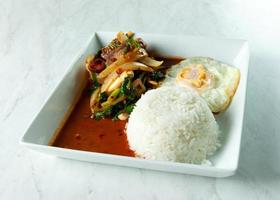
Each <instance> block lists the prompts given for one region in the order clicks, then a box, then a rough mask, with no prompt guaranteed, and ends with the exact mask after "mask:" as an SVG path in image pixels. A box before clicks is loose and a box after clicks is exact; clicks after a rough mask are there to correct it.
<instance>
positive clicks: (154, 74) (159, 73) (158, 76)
mask: <svg viewBox="0 0 280 200" xmlns="http://www.w3.org/2000/svg"><path fill="white" fill-rule="evenodd" d="M164 77H165V75H164V73H163V72H162V71H153V72H152V74H151V76H150V78H151V80H152V81H161V80H162V79H164Z"/></svg>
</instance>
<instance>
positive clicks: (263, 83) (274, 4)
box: [0, 0, 280, 200]
mask: <svg viewBox="0 0 280 200" xmlns="http://www.w3.org/2000/svg"><path fill="white" fill-rule="evenodd" d="M279 6H280V3H279V1H276V0H266V1H258V0H256V1H255V0H247V1H242V0H239V1H238V0H236V1H234V0H226V1H223V0H216V1H210V0H209V1H207V0H203V1H195V0H189V1H176V2H175V1H174V2H173V1H165V0H162V1H148V0H141V1H136V0H118V1H108V0H104V1H96V0H95V1H90V0H87V1H82V0H74V1H71V2H70V1H66V0H63V1H57V0H45V1H44V0H42V1H36V0H33V1H32V0H30V1H29V0H22V1H19V0H18V1H16V0H0V105H1V111H0V136H1V139H0V199H1V200H2V199H3V200H11V199H12V200H13V199H28V200H33V199H43V200H45V199H52V200H53V199H128V200H130V199H161V200H162V199H163V200H164V199H197V200H198V199H207V200H216V199H217V200H220V199H233V200H235V199H246V200H251V199H252V200H255V199H269V200H274V199H275V200H277V199H280V134H279V133H280V132H279V129H280V90H279V85H280V83H279V80H280V66H279V63H280V55H279V54H280V38H279V34H280V14H279ZM95 30H110V31H119V30H124V31H126V30H133V31H135V32H151V33H154V32H156V33H175V34H193V35H207V36H214V37H230V38H232V37H233V38H243V39H248V40H249V42H250V45H251V61H250V74H249V80H248V81H249V82H248V93H247V105H246V113H245V122H244V132H243V138H242V149H241V155H240V167H239V170H238V172H237V174H236V175H235V176H232V177H230V178H225V179H213V178H204V177H196V176H188V175H180V174H169V173H162V172H154V171H146V170H139V169H131V168H122V167H112V166H105V165H99V164H91V163H85V162H77V161H71V160H65V159H59V158H55V157H52V156H46V155H43V154H40V153H37V152H33V151H31V150H28V149H25V148H23V147H21V146H19V143H18V142H19V139H20V138H21V136H22V135H23V133H24V131H25V129H26V128H27V127H28V124H29V123H30V122H31V121H32V119H33V118H34V116H35V114H36V113H37V111H38V109H39V107H40V106H41V105H42V104H43V103H44V101H45V100H46V97H47V96H48V95H49V93H50V92H51V91H52V90H53V89H54V87H55V86H56V84H57V83H58V81H59V79H60V76H61V75H62V74H63V73H64V72H65V71H66V70H67V66H68V65H69V64H70V63H71V61H72V58H73V56H75V55H76V54H77V50H78V49H79V48H80V47H81V46H82V45H83V44H84V42H85V41H86V40H87V39H88V37H89V36H90V35H91V34H92V32H93V31H95Z"/></svg>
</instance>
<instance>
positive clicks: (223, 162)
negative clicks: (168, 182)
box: [21, 32, 249, 177]
mask: <svg viewBox="0 0 280 200" xmlns="http://www.w3.org/2000/svg"><path fill="white" fill-rule="evenodd" d="M115 35H116V33H112V32H96V33H95V34H94V35H93V37H92V38H91V39H90V40H89V42H88V43H87V44H86V46H85V47H84V49H83V50H82V51H81V53H80V54H79V55H78V57H77V59H76V60H75V62H74V63H73V64H72V65H71V66H70V68H69V70H68V71H67V73H66V74H65V75H64V76H63V78H62V80H61V81H60V83H59V84H58V86H57V87H56V88H55V90H54V91H53V92H52V94H51V95H50V96H49V98H48V99H47V101H46V103H45V104H44V106H43V107H42V108H41V110H40V112H39V113H38V115H37V116H36V117H35V119H34V120H33V122H32V123H31V125H30V127H29V128H28V130H27V131H26V133H25V135H24V136H23V138H22V140H21V144H23V145H25V146H27V147H30V148H32V149H35V150H38V151H40V152H44V153H48V154H52V155H56V156H59V157H65V158H70V159H76V160H83V161H90V162H96V163H105V164H113V165H122V166H129V167H136V168H145V169H153V170H161V171H167V172H177V173H184V174H194V175H201V176H212V177H226V176H230V175H233V174H234V173H235V171H236V170H237V167H238V160H239V152H240V142H241V134H242V123H243V114H244V105H245V97H246V82H247V71H248V61H249V49H248V42H246V41H244V40H235V39H214V38H207V37H196V36H187V35H185V36H174V35H158V34H137V36H139V37H142V38H143V40H144V41H145V42H146V43H147V44H148V47H151V48H152V49H151V50H155V51H156V52H157V55H158V56H164V57H166V56H182V57H190V56H207V57H212V58H214V59H217V60H220V61H223V62H225V63H228V64H231V65H233V66H236V67H237V68H239V69H240V72H241V80H240V84H239V87H238V90H237V93H236V95H235V97H234V99H233V102H232V104H231V105H230V107H229V109H228V110H227V111H226V112H225V113H223V114H221V115H219V116H218V117H217V121H218V123H219V125H220V128H221V131H222V134H223V136H224V137H223V141H222V147H221V148H220V150H219V151H218V152H216V154H215V155H214V156H212V157H211V158H210V160H211V161H212V163H213V166H202V165H193V164H185V163H175V162H165V161H154V160H144V159H138V158H131V157H126V156H118V155H111V154H103V153H94V152H86V151H79V150H71V149H65V148H59V147H52V146H48V143H49V141H50V139H51V138H52V137H53V134H54V132H55V131H56V130H57V128H58V127H59V126H60V124H61V123H62V121H63V119H64V118H65V115H66V114H67V112H69V109H70V108H71V105H73V102H74V101H75V97H76V96H77V94H78V93H79V91H80V90H81V87H82V86H83V85H84V83H85V81H86V77H85V74H86V73H85V69H84V66H83V62H84V60H85V58H86V57H87V56H88V55H89V54H92V53H96V52H97V50H98V49H100V47H102V46H105V45H106V44H108V43H109V42H110V41H111V40H112V39H113V38H114V36H115Z"/></svg>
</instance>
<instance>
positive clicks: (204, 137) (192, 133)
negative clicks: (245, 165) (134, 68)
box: [126, 87, 219, 164]
mask: <svg viewBox="0 0 280 200" xmlns="http://www.w3.org/2000/svg"><path fill="white" fill-rule="evenodd" d="M126 132H127V138H128V143H129V146H130V148H131V149H132V150H134V151H135V154H136V156H138V157H141V158H145V159H153V160H166V161H174V162H184V163H193V164H201V163H202V162H203V161H205V160H206V159H207V156H209V155H212V154H213V153H214V152H215V151H216V149H217V147H218V146H219V140H218V135H219V130H218V125H217V123H216V121H215V118H214V116H213V114H212V112H211V111H210V109H209V107H208V106H207V103H206V102H205V101H204V100H203V99H202V98H201V97H200V96H199V95H198V94H197V93H196V92H195V91H192V90H186V89H184V88H181V87H162V88H159V89H155V90H150V91H148V92H147V93H145V94H144V95H143V96H142V97H141V98H140V100H139V101H138V102H137V103H136V107H135V108H134V110H133V112H132V113H131V115H130V117H129V121H128V124H127V130H126Z"/></svg>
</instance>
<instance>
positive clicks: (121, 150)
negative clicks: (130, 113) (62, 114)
mask: <svg viewBox="0 0 280 200" xmlns="http://www.w3.org/2000/svg"><path fill="white" fill-rule="evenodd" d="M89 99H90V97H89V95H88V94H87V93H86V92H84V93H83V94H82V96H81V98H80V100H79V101H78V103H77V105H76V106H75V108H74V110H73V111H72V113H71V115H70V116H69V118H68V120H67V121H66V123H65V125H64V126H63V128H62V129H61V131H60V133H59V135H58V137H57V138H56V139H55V141H54V143H53V144H52V146H56V147H63V148H69V149H77V150H83V151H92V152H99V153H109V154H116V155H123V156H132V157H133V156H134V152H133V151H132V150H130V149H129V146H128V142H127V138H126V134H125V132H124V130H125V125H126V123H127V121H121V120H115V121H113V120H111V119H102V120H94V119H91V118H90V113H91V111H90V108H89Z"/></svg>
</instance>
